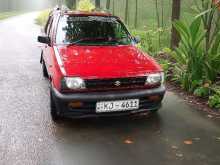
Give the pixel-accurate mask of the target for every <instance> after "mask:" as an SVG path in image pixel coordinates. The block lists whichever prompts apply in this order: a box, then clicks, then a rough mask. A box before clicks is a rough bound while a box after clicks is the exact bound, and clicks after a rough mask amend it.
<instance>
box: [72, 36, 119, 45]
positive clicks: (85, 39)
mask: <svg viewBox="0 0 220 165" xmlns="http://www.w3.org/2000/svg"><path fill="white" fill-rule="evenodd" d="M84 41H104V42H118V39H116V38H104V37H103V38H101V37H100V38H82V39H79V40H76V41H74V42H71V44H73V45H75V44H78V43H81V42H84Z"/></svg>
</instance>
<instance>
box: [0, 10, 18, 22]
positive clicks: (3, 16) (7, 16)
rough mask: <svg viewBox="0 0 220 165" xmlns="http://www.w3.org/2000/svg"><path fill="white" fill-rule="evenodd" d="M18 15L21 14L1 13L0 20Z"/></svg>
mask: <svg viewBox="0 0 220 165" xmlns="http://www.w3.org/2000/svg"><path fill="white" fill-rule="evenodd" d="M18 14H21V12H3V13H0V20H3V19H6V18H9V17H13V16H16V15H18Z"/></svg>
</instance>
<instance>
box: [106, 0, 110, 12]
mask: <svg viewBox="0 0 220 165" xmlns="http://www.w3.org/2000/svg"><path fill="white" fill-rule="evenodd" d="M106 9H107V10H109V9H110V0H106Z"/></svg>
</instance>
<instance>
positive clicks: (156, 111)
mask: <svg viewBox="0 0 220 165" xmlns="http://www.w3.org/2000/svg"><path fill="white" fill-rule="evenodd" d="M159 110H160V109H155V110H152V111H150V112H151V114H157V113H158V111H159Z"/></svg>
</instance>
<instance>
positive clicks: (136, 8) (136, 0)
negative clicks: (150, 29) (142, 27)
mask: <svg viewBox="0 0 220 165" xmlns="http://www.w3.org/2000/svg"><path fill="white" fill-rule="evenodd" d="M137 26H138V0H135V23H134V27H135V28H137Z"/></svg>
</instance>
